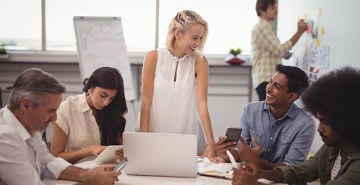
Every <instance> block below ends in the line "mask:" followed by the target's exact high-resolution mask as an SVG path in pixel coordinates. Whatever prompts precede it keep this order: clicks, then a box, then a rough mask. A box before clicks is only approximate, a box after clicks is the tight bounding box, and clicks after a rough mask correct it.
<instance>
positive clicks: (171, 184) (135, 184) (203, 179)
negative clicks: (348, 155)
mask: <svg viewBox="0 0 360 185" xmlns="http://www.w3.org/2000/svg"><path fill="white" fill-rule="evenodd" d="M75 166H78V167H82V168H91V167H94V166H95V163H94V161H86V162H82V163H79V164H76V165H75ZM259 181H261V182H263V183H265V184H271V185H284V184H281V183H273V182H271V181H268V180H265V179H260V180H259ZM43 182H44V183H45V184H46V185H66V184H76V183H77V182H73V181H65V180H54V179H48V178H46V179H44V180H43ZM115 184H118V185H121V184H122V185H144V184H146V185H231V180H229V179H222V178H215V177H207V176H201V175H197V176H196V177H195V178H179V177H157V176H138V175H126V174H125V172H124V171H122V174H121V175H120V176H119V181H118V182H117V183H115Z"/></svg>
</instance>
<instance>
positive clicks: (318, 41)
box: [316, 39, 320, 47]
mask: <svg viewBox="0 0 360 185" xmlns="http://www.w3.org/2000/svg"><path fill="white" fill-rule="evenodd" d="M319 46H320V39H316V47H319Z"/></svg>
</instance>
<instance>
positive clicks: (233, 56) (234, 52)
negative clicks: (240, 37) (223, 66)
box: [225, 48, 245, 64]
mask: <svg viewBox="0 0 360 185" xmlns="http://www.w3.org/2000/svg"><path fill="white" fill-rule="evenodd" d="M240 55H241V49H240V48H237V49H233V48H231V49H230V51H229V54H228V55H227V56H226V57H225V61H226V63H228V64H243V63H245V61H244V60H243V59H241V56H240Z"/></svg>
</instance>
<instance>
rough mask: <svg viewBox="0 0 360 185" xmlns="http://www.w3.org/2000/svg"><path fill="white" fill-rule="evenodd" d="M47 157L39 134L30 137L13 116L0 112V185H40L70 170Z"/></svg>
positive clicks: (46, 149)
mask: <svg viewBox="0 0 360 185" xmlns="http://www.w3.org/2000/svg"><path fill="white" fill-rule="evenodd" d="M70 165H71V164H70V163H68V162H66V161H65V160H64V159H62V158H55V157H54V156H53V155H51V154H50V153H49V150H48V148H47V146H46V144H45V143H44V142H43V141H42V138H41V133H39V132H33V133H31V134H30V133H29V132H28V131H27V130H26V129H25V127H24V126H23V125H22V124H21V123H20V122H19V120H18V119H17V118H16V117H15V115H14V114H13V113H12V112H11V111H10V110H9V109H8V108H7V107H4V108H2V109H1V110H0V185H3V184H8V185H18V184H19V185H23V184H31V185H38V184H43V182H41V176H42V177H52V178H58V177H59V175H60V173H61V172H62V171H63V170H64V169H65V168H67V167H68V166H70Z"/></svg>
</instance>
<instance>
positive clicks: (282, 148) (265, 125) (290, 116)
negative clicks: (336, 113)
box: [217, 64, 315, 169]
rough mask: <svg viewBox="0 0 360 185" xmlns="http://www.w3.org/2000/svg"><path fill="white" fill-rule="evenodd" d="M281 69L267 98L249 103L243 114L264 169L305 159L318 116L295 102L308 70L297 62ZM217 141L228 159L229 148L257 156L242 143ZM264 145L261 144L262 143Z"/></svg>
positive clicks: (244, 133)
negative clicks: (245, 148) (297, 65)
mask: <svg viewBox="0 0 360 185" xmlns="http://www.w3.org/2000/svg"><path fill="white" fill-rule="evenodd" d="M276 70H277V73H275V75H274V76H273V77H272V78H271V79H270V81H269V83H268V85H267V86H266V99H265V101H260V102H254V103H249V104H248V105H247V106H246V107H245V108H244V110H243V112H242V114H241V118H240V127H241V128H242V133H241V135H242V137H243V138H244V139H245V141H246V142H247V143H248V144H249V145H250V146H251V147H253V148H254V152H255V154H257V155H256V156H260V158H261V160H260V161H259V162H258V164H259V166H261V168H263V169H272V168H273V167H275V166H280V165H289V164H298V163H300V162H303V161H304V160H305V159H306V157H307V155H308V152H309V150H310V147H311V144H312V141H313V139H314V135H315V122H314V119H313V118H312V117H311V116H310V115H308V114H307V113H306V112H305V111H304V110H303V109H301V108H299V107H298V106H296V105H295V104H294V101H295V100H297V99H298V98H299V96H300V95H301V93H302V92H303V91H304V90H305V89H306V88H307V87H308V86H309V80H308V77H307V75H306V73H305V72H304V71H302V70H301V69H299V68H297V67H293V66H284V65H281V64H278V65H277V66H276ZM225 139H226V137H224V136H221V137H220V138H219V141H218V142H217V150H218V152H219V154H220V156H221V157H222V158H223V159H224V160H225V161H228V157H227V156H226V154H225V151H226V150H228V149H230V151H231V153H232V154H233V155H234V157H235V159H237V160H239V159H242V160H245V161H252V160H253V159H251V158H255V157H256V156H252V155H242V153H243V152H242V150H241V147H242V146H241V145H239V148H235V147H234V143H233V142H224V141H225ZM260 146H261V147H260Z"/></svg>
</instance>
